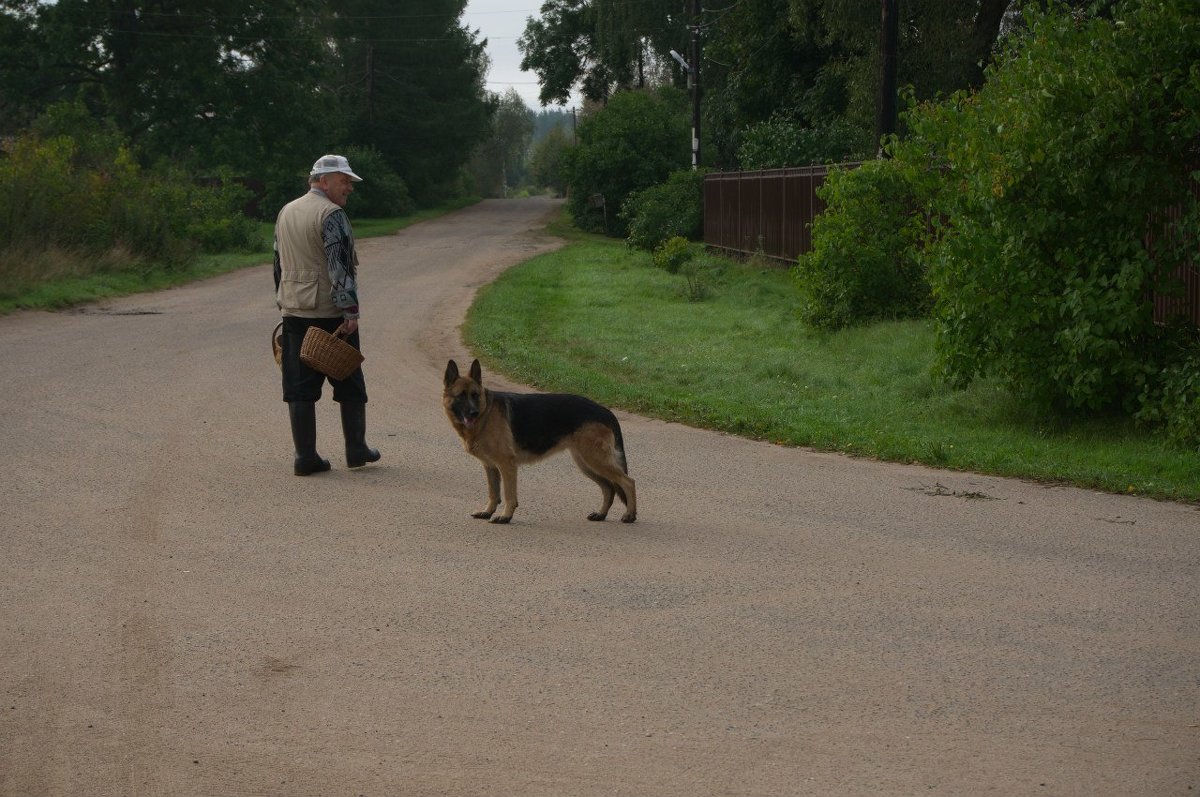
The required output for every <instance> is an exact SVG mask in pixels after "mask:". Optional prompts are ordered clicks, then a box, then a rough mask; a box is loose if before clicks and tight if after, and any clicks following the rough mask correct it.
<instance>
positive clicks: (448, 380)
mask: <svg viewBox="0 0 1200 797" xmlns="http://www.w3.org/2000/svg"><path fill="white" fill-rule="evenodd" d="M457 381H458V363H456V362H454V360H451V361H450V362H448V363H446V375H445V376H444V377H442V384H444V385H445V386H446V387H450V386H451V385H453V384H454V383H455V382H457Z"/></svg>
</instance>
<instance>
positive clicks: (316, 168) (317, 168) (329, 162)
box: [308, 155, 362, 183]
mask: <svg viewBox="0 0 1200 797" xmlns="http://www.w3.org/2000/svg"><path fill="white" fill-rule="evenodd" d="M334 172H341V173H342V174H345V175H348V176H349V177H350V179H351V180H354V181H355V182H359V183H361V182H362V178H361V177H359V176H358V175H357V174H355V173H354V172H352V171H350V161H348V160H346V158H345V157H344V156H342V155H322V156H321V157H319V158H317V162H316V163H314V164H313V167H312V171H311V172H309V173H308V176H309V177H316V176H317V175H318V174H332V173H334Z"/></svg>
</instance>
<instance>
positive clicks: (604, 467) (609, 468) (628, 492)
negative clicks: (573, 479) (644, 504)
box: [580, 452, 637, 523]
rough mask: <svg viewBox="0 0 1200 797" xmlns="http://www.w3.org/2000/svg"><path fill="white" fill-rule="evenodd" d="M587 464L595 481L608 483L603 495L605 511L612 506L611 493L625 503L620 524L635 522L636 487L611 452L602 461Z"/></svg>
mask: <svg viewBox="0 0 1200 797" xmlns="http://www.w3.org/2000/svg"><path fill="white" fill-rule="evenodd" d="M587 464H588V468H589V469H590V470H592V471H593V472H595V474H596V475H595V476H594V477H593V479H594V480H595V481H597V482H599V481H600V480H601V479H603V480H604V481H606V482H608V483H609V488H608V491H606V493H605V504H604V509H605V511H607V510H608V508H609V506H610V505H611V504H612V497H613V493H616V494H617V496H619V497H620V499H621V500H622V501H624V502H625V514H624V515H621V522H622V523H632V522H633V521H635V520H637V486H636V484H635V483H634V481H633V479H632V478H630V476H629V474H628V473H626V472H625V471H624V470H623V469H622V468H621V467H620V465H619V464H618V463H617V460H616V458H615V456H614V454H613V452H609V453H608V455H607V456H606V457H605V459H604V460H603V461H599V462H597V461H591V462H589V463H587ZM580 467H583V466H582V465H581V466H580Z"/></svg>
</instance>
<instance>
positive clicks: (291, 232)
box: [275, 155, 379, 476]
mask: <svg viewBox="0 0 1200 797" xmlns="http://www.w3.org/2000/svg"><path fill="white" fill-rule="evenodd" d="M361 180H362V178H361V177H359V176H358V175H357V174H355V173H354V172H353V171H352V170H351V169H350V163H349V161H347V160H346V159H345V158H344V157H342V156H341V155H322V156H321V157H320V158H318V159H317V162H316V163H314V164H313V167H312V171H311V172H309V177H308V188H309V190H308V193H306V194H305V195H304V196H301V197H299V198H298V199H294V200H292V201H291V202H289V203H288V204H286V205H284V206H283V209H282V210H280V211H279V216H278V217H277V218H276V220H275V301H276V303H277V304H278V305H279V310H280V312H281V313H282V315H283V400H284V401H286V402H287V404H288V410H289V414H290V415H291V422H292V440H293V442H294V443H295V448H296V459H295V468H294V470H295V473H296V475H297V476H308V475H309V474H312V473H321V472H323V471H327V470H329V461H328V460H326V459H323V458H322V457H321V455H320V454H318V453H317V414H316V402H317V401H318V400H319V399H320V398H321V388H322V386H323V385H324V383H325V379H326V377H325V375H324V374H321V373H319V372H317V371H314V370H313V369H311V368H309V367H308V366H307V365H305V364H304V363H302V362H301V361H300V345H301V343H302V342H303V341H304V333H305V332H307V331H308V328H309V327H310V326H319V327H321V328H322V329H324V330H325V331H327V332H338V333H340V334H341V335H343V336H344V337H345V339H346V341H347V342H348V343H350V345H352V346H354V348H356V349H359V348H360V345H359V336H358V328H359V312H358V280H357V270H358V256H357V254H355V251H354V232H353V231H352V230H351V228H350V218H349V217H348V216H347V215H346V211H345V207H346V200H347V199H349V197H350V194H351V193H353V192H354V183H356V182H361ZM329 382H330V384H331V385H332V386H333V400H334V401H336V402H338V405H339V406H340V407H341V413H342V432H343V435H344V437H345V440H346V464H347V465H348V466H349V467H351V468H359V467H362V466H363V465H365V464H367V463H368V462H375V461H377V460H378V459H379V452H378V451H376V450H375V449H374V448H371V447H369V446H368V445H367V442H366V433H367V420H366V404H367V385H366V380H365V379H364V377H363V372H362V368H361V367H360V368H358V369H356V370H355V371H354V373H352V374H350V376H348V377H346V378H345V379H340V380H339V379H333V378H332V377H330V378H329Z"/></svg>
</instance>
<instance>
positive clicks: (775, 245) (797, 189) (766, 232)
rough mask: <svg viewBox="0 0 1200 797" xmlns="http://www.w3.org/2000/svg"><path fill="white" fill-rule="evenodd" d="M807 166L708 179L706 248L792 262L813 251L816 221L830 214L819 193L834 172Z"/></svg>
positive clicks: (709, 177) (736, 173)
mask: <svg viewBox="0 0 1200 797" xmlns="http://www.w3.org/2000/svg"><path fill="white" fill-rule="evenodd" d="M857 165H858V164H857V163H853V164H842V166H840V167H830V166H803V167H796V168H791V169H766V170H764V171H756V172H718V173H714V174H708V175H705V177H704V243H705V244H707V245H708V246H714V247H718V248H720V249H728V250H731V251H734V252H741V253H743V254H755V253H758V254H762V255H766V256H767V257H771V258H776V259H779V260H787V261H793V260H795V259H796V258H797V257H798V256H799V255H802V254H804V253H805V252H808V251H809V250H810V249H812V220H813V219H814V218H816V216H817V214H819V213H821V211H823V210H825V203H824V202H822V201H821V198H820V197H818V196H817V189H818V188H819V187H820V186H821V184H822V183H824V182H825V177H826V175H828V174H829V172H830V169H832V168H849V167H853V166H857Z"/></svg>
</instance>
